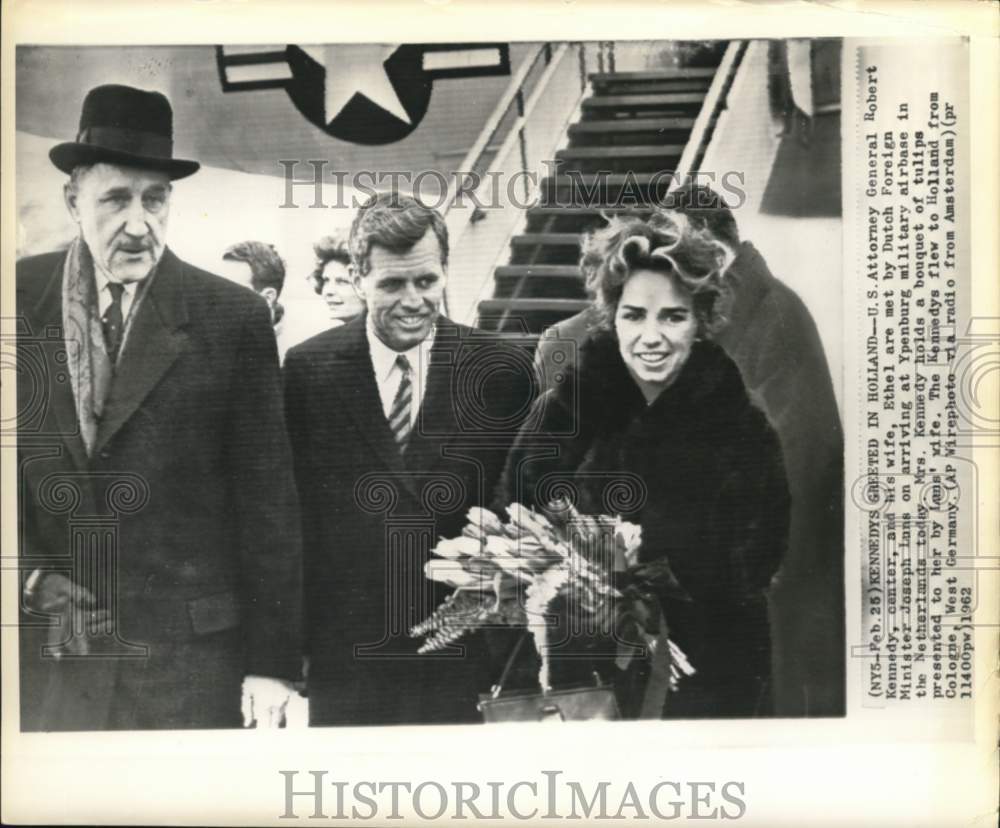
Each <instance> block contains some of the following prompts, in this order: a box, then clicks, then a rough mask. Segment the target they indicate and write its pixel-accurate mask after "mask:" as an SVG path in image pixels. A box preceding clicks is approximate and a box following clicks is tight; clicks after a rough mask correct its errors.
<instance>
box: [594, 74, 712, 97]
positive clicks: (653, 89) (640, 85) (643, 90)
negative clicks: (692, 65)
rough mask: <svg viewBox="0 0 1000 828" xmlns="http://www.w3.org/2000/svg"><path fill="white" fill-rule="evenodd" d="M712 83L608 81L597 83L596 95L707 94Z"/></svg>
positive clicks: (697, 79) (704, 81) (695, 80)
mask: <svg viewBox="0 0 1000 828" xmlns="http://www.w3.org/2000/svg"><path fill="white" fill-rule="evenodd" d="M711 83H712V82H711V81H710V80H708V79H704V80H703V79H701V78H693V79H690V80H688V79H686V78H674V79H671V80H663V81H655V82H654V81H608V82H606V83H595V84H594V94H595V95H666V94H669V93H671V92H700V93H701V94H703V95H704V94H705V93H706V92H708V87H709V86H710V85H711Z"/></svg>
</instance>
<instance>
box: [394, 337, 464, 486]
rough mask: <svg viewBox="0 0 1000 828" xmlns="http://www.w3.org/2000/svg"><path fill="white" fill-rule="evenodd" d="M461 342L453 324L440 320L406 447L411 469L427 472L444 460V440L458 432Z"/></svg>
mask: <svg viewBox="0 0 1000 828" xmlns="http://www.w3.org/2000/svg"><path fill="white" fill-rule="evenodd" d="M460 345H461V341H460V336H459V331H458V328H457V327H456V325H455V324H454V323H453V322H449V321H448V320H447V319H441V320H440V321H439V322H438V326H437V335H436V337H435V340H434V346H433V347H432V348H431V359H430V365H429V366H428V369H427V386H426V388H425V389H424V398H423V402H422V403H421V405H420V412H419V414H418V416H417V425H416V428H415V429H414V430H413V435H412V436H411V438H410V445H409V448H407V450H406V462H407V465H408V466H409V467H410V468H411V469H420V470H422V471H430V470H431V469H433V468H435V467H436V466H437V465H438V464H440V462H441V461H442V460H443V459H444V446H445V443H447V442H448V440H449V439H450V438H453V437H454V436H455V435H456V434H458V433H459V432H458V428H459V423H458V413H457V412H456V410H455V402H456V401H455V389H454V380H455V371H456V362H457V359H458V351H459V347H460Z"/></svg>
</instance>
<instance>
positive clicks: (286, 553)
mask: <svg viewBox="0 0 1000 828" xmlns="http://www.w3.org/2000/svg"><path fill="white" fill-rule="evenodd" d="M50 158H51V160H52V162H53V163H54V164H55V165H56V166H57V167H58V168H59V169H60V170H62V171H63V172H65V173H67V174H68V175H69V176H70V179H69V181H68V182H67V184H66V187H65V201H66V206H67V208H68V210H69V213H70V215H71V217H72V218H73V220H74V222H75V223H76V224H77V226H78V227H79V235H78V237H77V238H76V239H75V240H74V242H73V243H72V244H71V245H70V247H69V249H68V250H65V251H62V252H58V253H49V254H44V255H41V256H33V257H31V258H27V259H23V260H21V261H20V262H18V266H17V311H18V314H19V327H18V334H19V335H18V365H19V367H21V368H22V369H23V370H19V372H18V396H19V399H21V400H22V401H31V402H30V403H29V404H27V405H22V406H21V408H20V411H19V417H18V449H19V461H20V462H19V479H18V483H19V495H20V512H19V516H20V520H19V542H20V550H21V556H22V561H21V563H22V566H21V569H22V575H21V579H22V580H21V582H22V586H23V590H22V593H23V597H22V613H21V638H20V642H21V653H20V657H21V665H22V672H21V714H22V720H21V723H22V729H25V730H35V729H40V730H81V729H87V730H96V729H147V728H194V727H213V728H215V727H238V726H239V725H240V723H241V706H242V723H243V724H244V725H247V724H250V723H256V724H257V725H258V726H272V725H277V724H279V723H280V721H281V719H282V716H283V713H284V707H285V705H286V704H287V702H288V700H289V698H290V693H291V692H293V691H292V684H291V682H292V681H294V680H295V679H297V678H298V673H299V667H300V662H301V658H300V651H301V647H300V629H299V627H300V603H301V602H300V590H301V565H300V542H299V536H298V531H299V530H298V503H297V499H296V494H295V488H294V482H293V479H292V472H291V463H290V452H289V447H288V440H287V435H286V432H285V426H284V415H283V405H282V401H281V391H280V376H279V367H278V357H277V351H276V347H275V342H274V335H273V333H272V331H271V321H270V314H269V311H268V307H267V304H266V302H265V301H264V300H263V299H261V298H260V297H257V296H255V295H254V294H253V293H251V292H250V291H247V290H244V289H243V288H241V287H240V286H238V285H234V284H232V283H230V282H228V281H227V280H225V279H222V278H221V277H218V276H214V275H212V274H209V273H206V272H204V271H202V270H199V269H198V268H196V267H194V266H192V265H190V264H187V263H186V262H183V261H181V260H180V259H179V258H178V257H177V256H175V255H174V254H173V253H172V252H171V251H170V249H169V248H168V247H167V246H166V240H165V234H166V228H167V219H168V216H169V212H170V196H171V186H172V185H171V182H172V181H175V180H177V179H180V178H184V177H185V176H189V175H191V174H193V173H194V172H196V171H197V170H198V167H199V165H198V163H197V162H196V161H186V160H181V159H177V158H174V157H173V113H172V110H171V107H170V103H169V101H168V100H167V98H166V97H165V96H163V95H161V94H159V93H155V92H147V91H144V90H140V89H134V88H131V87H126V86H100V87H97V88H95V89H93V90H91V91H90V93H89V94H88V95H87V97H86V99H85V101H84V104H83V111H82V114H81V118H80V129H79V133H78V135H77V139H76V140H75V141H71V142H67V143H63V144H59V145H58V146H56V147H54V148H53V149H52V150H51V152H50ZM36 403H37V404H36ZM241 702H242V705H241Z"/></svg>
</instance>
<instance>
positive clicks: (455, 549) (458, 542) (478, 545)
mask: <svg viewBox="0 0 1000 828" xmlns="http://www.w3.org/2000/svg"><path fill="white" fill-rule="evenodd" d="M482 549H483V544H482V542H481V541H480V540H479V539H478V538H467V537H465V536H461V537H457V538H451V539H448V538H442V539H441V540H439V541H438V544H437V546H435V547H434V550H433V551H434V554H435V555H440V556H441V557H442V558H460V557H463V556H474V555H479V554H480V553H481V552H482Z"/></svg>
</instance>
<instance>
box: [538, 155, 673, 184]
mask: <svg viewBox="0 0 1000 828" xmlns="http://www.w3.org/2000/svg"><path fill="white" fill-rule="evenodd" d="M601 157H604V156H601ZM671 175H672V171H671V170H663V171H662V172H655V173H651V172H637V173H607V174H601V173H574V174H572V175H555V176H553V175H548V176H546V177H545V178H543V179H542V184H545V185H548V186H549V187H552V186H555V187H558V188H559V189H563V188H565V187H587V188H592V187H594V186H595V185H597V184H606V185H609V186H612V187H623V186H625V185H626V184H630V183H631V184H638V185H640V186H642V187H646V186H649V185H650V184H661V183H662V184H663V185H664V186H667V185H669V184H670V182H671Z"/></svg>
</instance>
